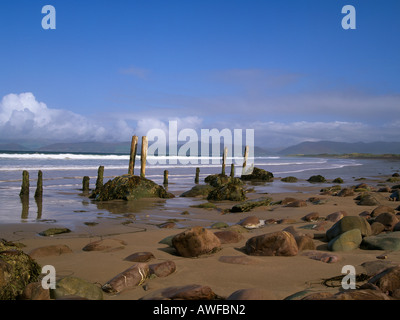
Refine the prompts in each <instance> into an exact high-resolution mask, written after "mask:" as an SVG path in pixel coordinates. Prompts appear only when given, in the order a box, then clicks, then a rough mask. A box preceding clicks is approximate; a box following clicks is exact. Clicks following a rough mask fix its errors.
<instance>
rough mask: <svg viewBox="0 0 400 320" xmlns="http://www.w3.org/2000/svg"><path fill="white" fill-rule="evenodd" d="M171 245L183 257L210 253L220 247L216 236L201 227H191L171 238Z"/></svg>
mask: <svg viewBox="0 0 400 320" xmlns="http://www.w3.org/2000/svg"><path fill="white" fill-rule="evenodd" d="M172 245H173V247H174V248H175V249H176V251H177V252H178V254H179V255H181V256H183V257H198V256H200V255H203V254H210V253H213V252H215V251H217V250H218V249H219V248H220V247H221V242H220V240H219V239H218V237H217V236H216V235H215V234H214V233H212V232H211V231H209V230H207V229H205V228H203V227H193V228H191V229H189V230H187V231H184V232H182V233H179V234H177V235H175V236H174V237H173V238H172Z"/></svg>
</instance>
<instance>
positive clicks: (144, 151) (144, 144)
mask: <svg viewBox="0 0 400 320" xmlns="http://www.w3.org/2000/svg"><path fill="white" fill-rule="evenodd" d="M147 146H148V141H147V137H146V136H142V151H141V153H140V165H141V167H140V177H142V178H144V177H145V175H146V158H147Z"/></svg>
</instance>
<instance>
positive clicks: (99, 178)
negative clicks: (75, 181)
mask: <svg viewBox="0 0 400 320" xmlns="http://www.w3.org/2000/svg"><path fill="white" fill-rule="evenodd" d="M103 175H104V166H100V167H99V169H98V170H97V180H96V190H100V189H101V188H103Z"/></svg>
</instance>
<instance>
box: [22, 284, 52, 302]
mask: <svg viewBox="0 0 400 320" xmlns="http://www.w3.org/2000/svg"><path fill="white" fill-rule="evenodd" d="M18 299H21V300H50V290H49V289H44V288H43V286H42V282H41V281H38V282H31V283H29V284H28V285H27V286H26V287H25V288H24V291H23V292H22V294H21V295H20V296H19V297H18Z"/></svg>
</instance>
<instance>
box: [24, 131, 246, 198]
mask: <svg viewBox="0 0 400 320" xmlns="http://www.w3.org/2000/svg"><path fill="white" fill-rule="evenodd" d="M137 143H138V137H137V136H133V137H132V142H131V151H130V157H129V169H128V174H130V175H133V173H134V168H135V159H136V151H137ZM147 148H148V141H147V137H146V136H143V137H142V150H141V158H140V162H141V168H140V176H141V177H142V178H144V177H145V173H146V158H147ZM227 155H228V148H227V147H225V148H224V153H223V157H222V172H221V173H222V174H223V175H225V166H226V158H227ZM248 155H249V147H248V146H246V147H245V151H244V161H243V170H244V169H245V168H246V165H247V157H248ZM168 174H169V172H168V170H165V171H164V181H163V184H164V185H167V184H168ZM103 175H104V166H100V167H99V168H98V171H97V181H96V190H99V189H100V188H101V187H102V186H103ZM199 176H200V168H196V176H195V179H194V182H195V183H196V184H198V183H199V181H200V178H199ZM230 176H231V177H232V178H233V177H234V176H235V166H234V164H233V163H232V164H231V173H230ZM89 180H90V179H89V177H88V176H84V177H83V181H82V191H83V192H84V193H87V192H89ZM42 195H43V173H42V171H41V170H39V171H38V180H37V187H36V192H35V198H38V197H42ZM25 196H29V172H28V171H26V170H24V171H23V172H22V186H21V192H20V197H25Z"/></svg>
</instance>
